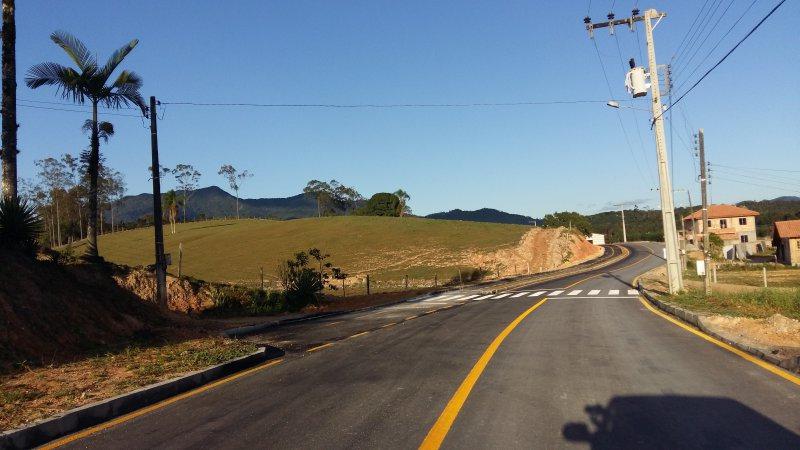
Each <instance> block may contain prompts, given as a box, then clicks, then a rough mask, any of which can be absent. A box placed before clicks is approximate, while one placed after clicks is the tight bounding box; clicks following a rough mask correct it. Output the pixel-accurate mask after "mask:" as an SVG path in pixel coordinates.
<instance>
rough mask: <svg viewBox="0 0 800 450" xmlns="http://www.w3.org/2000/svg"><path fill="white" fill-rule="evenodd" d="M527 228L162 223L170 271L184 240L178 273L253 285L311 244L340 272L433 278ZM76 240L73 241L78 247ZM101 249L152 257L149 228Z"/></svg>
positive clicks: (355, 220)
mask: <svg viewBox="0 0 800 450" xmlns="http://www.w3.org/2000/svg"><path fill="white" fill-rule="evenodd" d="M530 229H531V228H530V227H528V226H523V225H507V224H493V223H478V222H460V221H450V220H434V219H422V218H413V217H404V218H396V217H353V216H346V217H345V216H337V217H323V218H308V219H296V220H289V221H275V220H257V219H256V220H253V219H249V220H246V219H242V220H240V221H236V220H228V221H226V220H211V221H204V222H192V223H186V224H178V227H177V233H176V234H175V235H170V234H169V232H168V228H165V248H166V252H168V253H171V254H172V257H173V258H172V259H173V266H171V267H170V268H169V271H170V273H177V263H178V245H179V243H183V274H184V275H190V276H193V277H196V278H200V279H203V280H208V281H229V282H239V283H250V284H254V283H257V282H258V280H259V267H262V266H263V268H264V272H265V275H266V276H267V279H273V280H274V279H275V268H276V266H277V265H278V263H279V262H280V261H282V260H285V259H287V258H289V257H291V256H292V254H293V253H295V252H297V251H301V250H307V249H308V248H310V247H317V248H319V249H321V250H323V251H324V252H326V253H329V254H330V255H331V258H330V261H331V262H333V264H334V265H336V266H339V267H342V268H343V269H344V270H345V271H346V272H347V273H349V274H352V275H356V274H366V273H369V274H370V276H371V278H372V280H373V281H374V282H378V283H380V282H381V280H400V279H402V278H403V276H404V275H406V274H408V275H409V276H410V277H411V278H412V280H413V279H423V278H426V279H432V278H433V275H434V273H435V274H437V276H438V277H439V279H440V280H442V279H444V278H447V279H449V278H451V277H452V276H453V275H454V274H457V270H458V267H459V265H460V264H461V263H462V261H463V255H464V254H468V253H474V252H492V251H496V250H499V249H502V248H508V247H513V246H515V245H517V244H518V243H519V241H520V239H521V238H522V236H523V235H524V234H525V232H527V231H529V230H530ZM80 247H81V246H78V247H76V250H77V251H81V248H80ZM99 247H100V254H101V255H102V256H103V257H105V258H106V259H108V260H110V261H113V262H117V263H121V264H128V265H146V264H152V263H153V228H152V227H148V228H140V229H136V230H129V231H122V232H118V233H113V234H107V235H104V236H101V237H100V242H99Z"/></svg>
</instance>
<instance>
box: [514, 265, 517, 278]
mask: <svg viewBox="0 0 800 450" xmlns="http://www.w3.org/2000/svg"><path fill="white" fill-rule="evenodd" d="M516 274H517V265H516V264H514V275H516Z"/></svg>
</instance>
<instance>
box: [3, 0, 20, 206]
mask: <svg viewBox="0 0 800 450" xmlns="http://www.w3.org/2000/svg"><path fill="white" fill-rule="evenodd" d="M0 38H2V40H3V56H2V63H3V75H2V78H3V100H2V103H3V111H2V115H3V121H2V138H1V139H2V144H0V146H1V147H2V148H0V154H2V159H3V180H2V184H3V196H4V197H5V198H8V199H12V200H13V199H16V198H17V153H18V151H17V51H16V40H17V26H16V23H15V21H14V0H3V28H2V31H0Z"/></svg>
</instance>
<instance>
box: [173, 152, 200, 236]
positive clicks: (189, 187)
mask: <svg viewBox="0 0 800 450" xmlns="http://www.w3.org/2000/svg"><path fill="white" fill-rule="evenodd" d="M172 175H173V176H175V181H177V182H178V189H180V190H181V192H182V193H183V202H182V206H183V222H184V223H185V222H186V204H187V203H188V202H189V197H190V196H191V195H192V192H194V190H195V189H197V183H198V181H200V175H201V174H200V172H199V171H198V170H196V169H195V168H194V166H192V165H191V164H178V165H177V166H175V168H174V169H172Z"/></svg>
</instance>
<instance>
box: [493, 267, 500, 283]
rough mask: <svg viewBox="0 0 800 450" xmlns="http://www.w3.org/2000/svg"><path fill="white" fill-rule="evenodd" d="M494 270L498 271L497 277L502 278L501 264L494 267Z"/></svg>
mask: <svg viewBox="0 0 800 450" xmlns="http://www.w3.org/2000/svg"><path fill="white" fill-rule="evenodd" d="M494 270H495V271H496V272H497V279H498V280H499V279H500V264H498V265H496V266H495V267H494Z"/></svg>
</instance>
